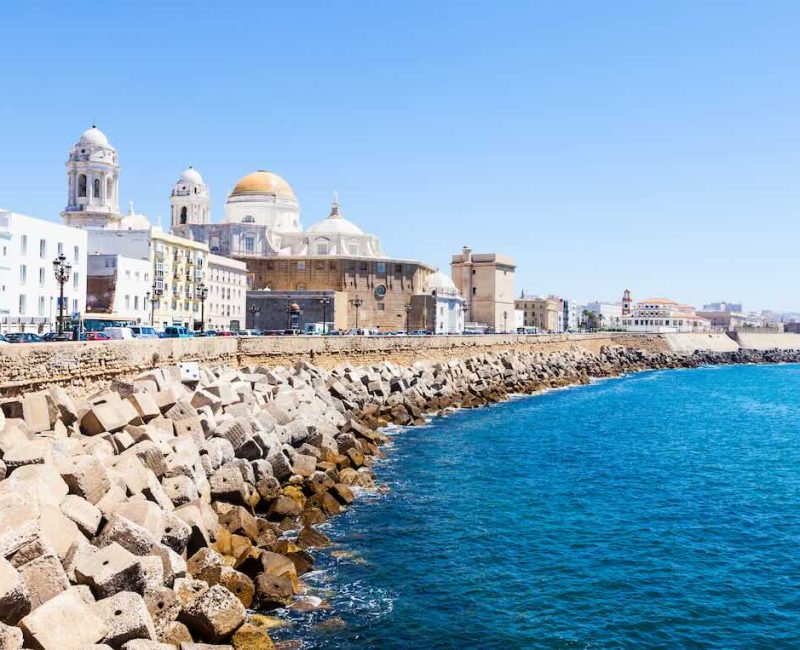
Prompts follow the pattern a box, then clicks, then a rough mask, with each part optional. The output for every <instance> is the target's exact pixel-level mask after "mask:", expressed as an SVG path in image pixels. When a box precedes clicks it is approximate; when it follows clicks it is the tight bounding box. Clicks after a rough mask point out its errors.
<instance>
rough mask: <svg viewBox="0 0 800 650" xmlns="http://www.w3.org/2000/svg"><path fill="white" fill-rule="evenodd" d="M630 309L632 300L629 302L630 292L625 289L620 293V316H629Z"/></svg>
mask: <svg viewBox="0 0 800 650" xmlns="http://www.w3.org/2000/svg"><path fill="white" fill-rule="evenodd" d="M632 308H633V300H631V290H630V289H625V291H623V292H622V315H623V316H630V315H631V309H632Z"/></svg>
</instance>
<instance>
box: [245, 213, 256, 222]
mask: <svg viewBox="0 0 800 650" xmlns="http://www.w3.org/2000/svg"><path fill="white" fill-rule="evenodd" d="M255 222H256V218H255V217H254V216H253V215H252V214H246V215H244V216H243V217H242V223H255Z"/></svg>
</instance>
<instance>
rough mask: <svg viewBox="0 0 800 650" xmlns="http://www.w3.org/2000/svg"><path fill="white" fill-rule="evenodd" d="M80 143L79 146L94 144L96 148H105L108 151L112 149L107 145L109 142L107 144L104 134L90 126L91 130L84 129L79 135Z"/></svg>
mask: <svg viewBox="0 0 800 650" xmlns="http://www.w3.org/2000/svg"><path fill="white" fill-rule="evenodd" d="M80 143H81V144H94V145H97V146H98V147H106V148H108V149H113V147H112V146H111V144H109V142H108V138H107V137H106V134H105V133H103V132H102V131H101V130H100V129H98V128H97V127H96V126H92V128H91V129H86V130H85V131H84V132H83V133H82V134H81V139H80Z"/></svg>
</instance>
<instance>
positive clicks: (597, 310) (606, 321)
mask: <svg viewBox="0 0 800 650" xmlns="http://www.w3.org/2000/svg"><path fill="white" fill-rule="evenodd" d="M585 308H586V310H588V311H590V312H593V313H594V314H596V315H597V316H599V318H598V320H599V327H600V329H620V328H621V327H622V305H621V304H620V303H615V302H590V303H587V304H586V307H585Z"/></svg>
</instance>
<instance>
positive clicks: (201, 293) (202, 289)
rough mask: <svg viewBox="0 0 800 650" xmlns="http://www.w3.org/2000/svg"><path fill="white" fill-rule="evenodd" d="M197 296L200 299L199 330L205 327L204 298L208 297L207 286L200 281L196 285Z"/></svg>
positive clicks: (203, 329)
mask: <svg viewBox="0 0 800 650" xmlns="http://www.w3.org/2000/svg"><path fill="white" fill-rule="evenodd" d="M197 297H198V299H199V300H200V331H201V332H203V331H205V329H206V298H208V287H207V286H206V285H205V284H204V283H203V282H201V283H200V284H198V285H197Z"/></svg>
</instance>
